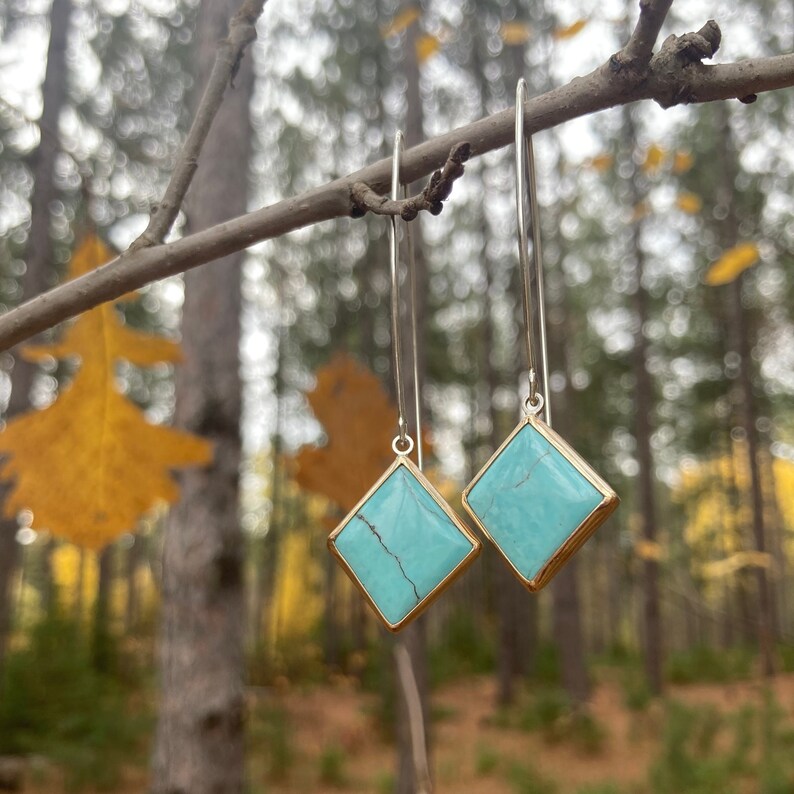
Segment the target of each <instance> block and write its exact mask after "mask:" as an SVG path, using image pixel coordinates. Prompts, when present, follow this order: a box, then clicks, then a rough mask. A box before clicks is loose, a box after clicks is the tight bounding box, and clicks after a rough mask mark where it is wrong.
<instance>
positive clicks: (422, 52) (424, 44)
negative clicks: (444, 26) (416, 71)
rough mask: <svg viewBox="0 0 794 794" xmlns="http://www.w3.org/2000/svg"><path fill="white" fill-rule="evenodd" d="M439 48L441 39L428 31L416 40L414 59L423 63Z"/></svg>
mask: <svg viewBox="0 0 794 794" xmlns="http://www.w3.org/2000/svg"><path fill="white" fill-rule="evenodd" d="M440 49H441V41H440V40H439V39H438V38H436V37H435V36H431V35H430V34H429V33H425V34H424V35H422V36H419V38H418V39H417V40H416V60H417V61H418V62H419V63H420V64H423V63H424V62H425V61H426V60H427V59H428V58H431V57H432V56H433V55H435V54H436V53H437V52H438V51H439V50H440Z"/></svg>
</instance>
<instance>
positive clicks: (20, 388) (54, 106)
mask: <svg viewBox="0 0 794 794" xmlns="http://www.w3.org/2000/svg"><path fill="white" fill-rule="evenodd" d="M71 13H72V0H53V3H52V7H51V9H50V42H49V46H48V48H47V68H46V70H45V72H44V83H43V84H42V88H41V90H42V110H41V118H40V120H39V131H40V138H39V145H38V146H37V147H36V148H35V149H34V150H33V152H32V153H31V155H30V158H29V162H30V166H31V170H32V172H33V193H32V194H31V197H30V229H29V231H28V239H27V244H26V249H27V250H26V252H25V273H24V274H23V276H22V279H21V287H22V299H23V300H26V299H28V298H31V297H33V296H34V295H38V294H39V293H41V292H44V290H45V289H47V288H48V287H49V286H51V285H50V284H49V283H48V278H47V276H48V274H49V272H50V264H51V261H52V240H51V238H50V204H51V203H52V201H53V199H54V198H55V195H56V193H55V185H54V182H53V168H54V165H55V157H56V155H57V154H58V150H59V140H58V137H57V132H58V120H59V118H60V116H61V109H62V108H63V106H64V103H65V101H66V37H67V33H68V30H69V19H70V16H71ZM35 374H36V366H35V365H34V364H32V363H30V362H27V361H24V360H23V359H22V358H21V357H19V356H17V357H16V360H15V362H14V369H13V370H12V372H11V397H10V399H9V402H8V410H7V411H6V419H7V420H8V419H10V418H11V417H13V416H16V415H17V414H19V413H21V412H22V411H25V410H26V409H27V408H28V407H29V405H30V403H29V400H30V388H31V386H32V384H33V378H34V376H35ZM7 492H8V486H4V487H2V488H0V505H2V504H3V503H4V502H5V498H6V494H7ZM17 529H18V526H17V521H16V519H6V518H3V519H0V671H1V670H2V667H3V658H4V656H5V644H6V637H7V636H8V633H9V631H10V627H11V618H12V615H11V609H10V605H11V592H10V585H11V580H12V578H13V575H14V572H15V570H16V567H17V563H18V560H19V548H18V545H17V542H16V532H17ZM1 679H2V677H1V676H0V680H1Z"/></svg>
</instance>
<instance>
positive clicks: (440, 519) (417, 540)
mask: <svg viewBox="0 0 794 794" xmlns="http://www.w3.org/2000/svg"><path fill="white" fill-rule="evenodd" d="M333 542H334V545H335V547H336V550H337V552H338V553H339V554H340V555H341V556H342V557H343V558H344V560H345V562H346V563H347V564H348V565H349V566H350V568H351V570H352V571H353V572H354V573H355V575H356V576H357V577H358V580H359V581H360V582H361V584H362V586H363V587H364V589H365V590H366V591H367V593H369V595H370V597H371V598H372V600H373V601H374V602H375V604H377V606H378V609H380V611H381V612H382V614H383V616H384V617H385V618H386V620H387V621H388V622H389V623H391V624H392V625H395V624H397V623H399V622H400V621H402V620H403V619H404V618H405V617H406V616H407V615H408V614H409V613H410V612H412V611H413V610H414V609H415V608H416V607H417V606H418V605H419V604H420V603H421V602H422V601H423V600H424V599H425V598H427V596H428V595H430V593H432V592H433V591H434V590H435V589H436V588H437V587H438V585H439V584H441V582H442V581H444V579H446V577H447V576H448V575H449V574H450V573H452V571H453V570H455V568H457V567H458V565H460V563H461V562H463V560H464V559H466V557H467V556H468V555H469V554H471V552H472V549H473V548H474V544H473V543H472V542H471V541H470V540H469V539H468V538H467V537H466V536H465V535H464V534H463V533H462V532H461V531H460V529H458V527H456V526H455V524H454V523H453V522H452V520H451V519H450V517H449V516H448V515H447V514H446V513H445V512H444V510H442V509H441V507H440V506H439V504H438V503H437V502H436V501H435V499H433V497H432V496H431V495H430V494H429V493H428V492H427V490H426V489H425V488H424V486H423V485H422V484H421V483H420V482H419V480H417V478H416V477H415V476H414V475H413V473H412V472H411V471H409V470H408V468H407V467H406V466H404V465H401V466H398V467H397V468H396V469H395V470H394V471H393V472H392V473H391V474H390V475H389V477H388V478H387V479H386V480H384V481H383V482H382V483H381V485H380V486H379V487H378V489H377V490H376V491H375V492H374V493H373V494H372V495H371V496H370V497H369V499H367V501H366V502H364V503H363V504H362V505H359V507H358V509H357V510H356V512H355V513H354V514H352V515H351V516H350V517H349V518H348V520H347V523H346V524H344V525H343V527H342V528H341V529H340V530H339V532H338V534H337V535H336V537H335V539H334V541H333Z"/></svg>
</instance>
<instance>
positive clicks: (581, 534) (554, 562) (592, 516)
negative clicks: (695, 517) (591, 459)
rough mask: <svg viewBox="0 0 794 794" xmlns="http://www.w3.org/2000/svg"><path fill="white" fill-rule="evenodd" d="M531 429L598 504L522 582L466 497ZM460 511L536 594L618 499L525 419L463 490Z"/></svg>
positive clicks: (532, 419)
mask: <svg viewBox="0 0 794 794" xmlns="http://www.w3.org/2000/svg"><path fill="white" fill-rule="evenodd" d="M527 425H531V426H532V428H533V429H534V430H536V431H537V432H538V433H539V434H540V435H541V436H542V437H543V438H545V439H546V440H547V441H548V442H549V443H550V444H551V445H552V446H553V447H554V448H555V449H556V450H557V452H559V454H560V455H561V456H562V457H563V458H564V459H565V460H567V461H568V463H570V464H571V466H573V468H574V469H575V470H576V471H577V472H578V473H579V474H581V475H582V476H583V477H584V478H585V479H586V480H587V481H588V482H589V483H590V484H591V485H592V486H593V487H594V488H595V489H596V491H598V492H599V493H600V494H601V497H602V499H601V502H600V503H599V504H598V505H596V507H595V508H594V509H593V510H592V511H591V512H590V513H589V514H588V515H587V516H586V517H585V519H584V520H583V521H582V522H581V523H580V524H579V525H578V526H577V527H576V528H575V529H574V530H573V531H572V532H571V533H570V534H569V535H568V537H567V539H566V540H565V541H563V543H562V544H561V545H560V546H559V547H558V548H557V550H556V551H555V552H554V553H553V554H552V555H551V557H549V559H548V560H547V561H546V562H545V563H544V564H543V566H542V567H541V568H540V569H539V570H538V572H537V573H536V574H535V575H534V576H533V577H532V578H531V579H528V578H526V577H525V576H524V575H523V574H522V573H521V572H520V571H519V570H518V569H517V568H516V566H515V565H514V564H513V562H512V561H511V560H510V558H509V557H508V556H507V555H506V554H505V552H504V551H503V550H502V548H501V547H500V546H499V544H498V543H497V542H496V541H495V540H494V538H493V536H492V534H491V533H490V532H489V531H488V528H487V527H486V526H485V525H484V524H483V522H482V521H481V520H480V517H479V516H478V515H477V513H476V512H475V511H474V508H473V507H472V505H471V504H470V503H469V499H468V497H469V494H470V493H471V491H472V489H473V488H474V487H475V486H476V485H477V483H478V482H479V481H480V479H481V478H482V477H483V475H484V474H485V473H486V472H487V471H488V469H489V468H490V466H491V465H492V464H493V463H494V462H495V461H496V460H497V458H498V457H499V456H500V455H501V454H502V453H503V452H504V451H505V449H506V448H507V447H508V445H509V444H510V442H511V441H512V440H513V439H514V438H515V437H516V436H517V435H518V434H519V433H520V432H521V431H522V430H523V429H524V428H525V427H526V426H527ZM462 502H463V507H464V509H465V510H466V512H467V513H468V514H469V515H470V516H471V517H472V519H474V522H475V523H476V524H477V526H478V527H479V528H480V530H481V531H482V533H483V534H484V535H485V536H486V537H487V538H488V540H490V541H491V543H492V544H493V545H494V547H495V548H496V550H497V551H498V552H499V555H500V556H501V557H502V559H503V560H504V561H505V562H506V563H507V565H508V567H509V568H510V570H511V571H512V572H513V573H514V574H515V575H516V576H517V577H518V578H519V580H520V581H521V583H522V584H523V585H524V586H525V587H526V588H527V589H528V590H529V591H530V592H533V593H534V592H537V591H538V590H541V589H542V588H544V587H545V586H546V585H547V584H548V583H549V582H550V581H551V580H552V579H553V578H554V575H555V574H556V573H557V571H559V569H560V568H561V567H562V566H563V565H564V564H565V562H566V561H567V560H568V559H570V557H571V556H573V554H575V553H576V552H577V551H578V550H579V548H580V547H581V546H582V545H583V544H584V543H585V541H586V540H587V539H588V538H589V537H590V536H591V535H592V534H593V532H595V530H596V529H597V528H598V527H599V526H600V525H601V524H602V523H603V522H604V521H606V519H607V518H609V516H610V515H611V514H612V513H613V512H614V511H615V510H616V508H617V506H618V505H619V504H620V498H619V497H618V495H617V494H616V493H615V491H614V490H613V489H612V488H611V487H610V485H609V484H608V483H607V482H606V481H605V480H604V479H603V478H602V477H601V476H600V475H599V474H598V473H597V472H596V471H595V470H594V469H593V467H592V466H590V464H589V463H587V461H585V460H584V458H582V457H581V456H580V455H579V453H578V452H577V451H576V450H575V449H573V447H571V446H570V445H569V444H568V443H567V442H566V441H565V440H564V439H563V438H562V437H561V436H560V435H558V434H557V433H556V432H555V431H554V430H552V428H550V427H549V426H548V425H547V424H546V423H545V422H543V421H542V420H540V419H538V418H537V417H536V416H531V415H530V416H525V417H524V418H523V419H522V420H521V421H520V422H519V423H518V424H517V425H516V427H515V428H514V429H513V432H512V433H510V435H509V436H508V437H507V438H506V439H505V440H504V441H503V442H502V444H501V446H500V447H499V449H497V450H496V452H494V454H493V455H492V456H491V457H490V459H489V460H488V462H487V463H486V464H485V465H484V466H483V467H482V469H480V471H479V472H478V473H477V475H476V476H475V477H474V479H473V480H472V481H471V482H470V483H469V484H468V485H467V486H466V488H465V489H464V491H463V496H462Z"/></svg>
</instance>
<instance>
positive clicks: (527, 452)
mask: <svg viewBox="0 0 794 794" xmlns="http://www.w3.org/2000/svg"><path fill="white" fill-rule="evenodd" d="M526 99H527V87H526V82H525V81H524V80H523V79H521V80H520V81H519V83H518V87H517V89H516V127H515V129H516V214H517V225H518V243H519V249H518V250H519V264H520V267H521V273H522V278H523V304H524V326H525V331H526V343H527V357H528V365H529V367H528V370H529V396H528V397H527V398H526V400H524V403H523V409H524V417H523V418H522V419H521V421H520V422H519V423H518V425H517V426H516V428H515V429H514V430H513V432H512V433H511V434H510V435H509V436H508V437H507V438H506V439H505V441H504V443H503V444H502V445H501V446H500V447H499V449H497V450H496V452H495V453H494V454H493V456H492V457H491V459H490V460H489V461H488V462H487V463H486V464H485V466H484V467H483V468H482V470H481V471H480V472H479V473H478V474H477V476H476V477H475V478H474V479H473V480H472V481H471V483H469V485H468V486H467V487H466V489H465V490H464V491H463V506H464V508H465V509H466V511H467V512H468V513H469V515H470V516H471V517H472V518H473V519H474V521H475V522H476V524H477V526H479V528H480V529H481V530H482V531H483V533H484V534H485V535H486V536H487V537H488V539H489V540H490V541H491V542H492V543H493V544H494V546H496V548H497V550H498V551H499V553H500V554H501V555H502V557H503V558H504V559H505V561H506V562H507V564H508V565H509V567H510V568H511V570H512V571H513V572H514V573H515V574H516V576H518V578H519V579H520V580H521V582H522V583H523V584H524V585H525V586H526V587H527V588H528V589H529V590H531V591H533V592H534V591H537V590H540V589H541V588H542V587H544V586H545V585H546V584H547V583H548V582H549V581H550V580H551V578H552V577H553V576H554V574H555V573H556V572H557V571H558V570H559V569H560V567H562V565H563V564H564V563H565V561H566V560H567V559H568V558H569V557H570V556H571V555H572V554H574V553H575V552H576V550H577V549H578V548H579V547H580V546H581V545H582V544H583V543H584V542H585V541H586V540H587V539H588V538H589V537H590V535H592V534H593V532H594V531H595V530H596V528H597V527H598V526H599V525H600V524H602V523H603V522H604V521H605V520H606V519H607V517H608V516H609V515H610V514H611V513H612V512H613V511H614V510H615V509H616V508H617V506H618V504H619V501H620V500H619V499H618V496H617V494H616V493H615V492H614V491H613V490H612V488H610V486H609V485H608V484H607V483H606V482H605V481H604V480H603V479H602V478H601V477H600V476H599V475H598V474H597V473H596V472H595V471H594V470H593V468H592V467H591V466H590V465H589V464H588V463H587V462H586V461H584V460H583V459H582V458H581V457H580V456H579V454H578V453H577V452H576V450H574V449H573V448H572V447H571V446H569V444H568V443H567V442H566V441H565V440H564V439H563V438H561V437H560V436H559V435H558V434H557V433H555V432H554V430H552V428H551V414H550V406H549V391H548V382H549V376H548V357H547V353H546V347H547V345H546V322H545V311H544V302H543V259H542V250H541V239H540V224H539V221H538V202H537V195H536V189H535V166H534V153H533V150H532V140H531V138H527V137H526V136H525V135H524V114H523V107H524V103H525V102H526ZM527 172H528V176H529V202H530V212H531V215H532V235H533V249H532V253H533V257H532V258H533V261H534V265H535V280H536V285H537V290H536V294H537V304H538V319H539V328H540V347H541V355H542V366H543V375H542V384H543V394H541V393H540V391H539V390H538V372H537V368H536V356H535V346H534V339H533V321H532V308H531V307H532V301H531V293H530V278H529V257H528V255H527V248H528V240H527V231H526V220H525V216H526V212H525V207H524V203H525V198H524V193H525V189H524V179H525V174H527ZM541 413H543V414H544V417H545V421H544V420H543V419H541V418H540V415H541Z"/></svg>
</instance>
